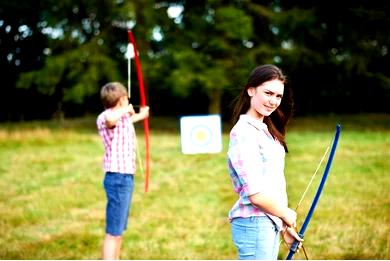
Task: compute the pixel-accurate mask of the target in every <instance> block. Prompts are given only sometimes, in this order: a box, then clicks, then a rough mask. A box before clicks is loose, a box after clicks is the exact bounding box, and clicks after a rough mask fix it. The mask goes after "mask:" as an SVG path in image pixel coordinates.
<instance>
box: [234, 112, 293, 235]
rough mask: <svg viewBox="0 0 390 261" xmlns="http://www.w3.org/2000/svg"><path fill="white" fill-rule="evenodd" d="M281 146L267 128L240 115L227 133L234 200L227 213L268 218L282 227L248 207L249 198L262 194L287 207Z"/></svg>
mask: <svg viewBox="0 0 390 261" xmlns="http://www.w3.org/2000/svg"><path fill="white" fill-rule="evenodd" d="M284 157H285V151H284V148H283V146H282V145H281V144H280V143H279V142H278V141H276V140H274V139H273V138H272V136H271V134H270V133H269V132H268V128H267V125H266V124H265V123H263V122H261V121H259V120H256V119H254V118H252V117H251V116H248V115H241V116H240V119H239V121H238V122H237V124H236V125H235V126H234V127H233V129H232V130H231V132H230V143H229V150H228V168H229V174H230V178H231V181H232V183H233V187H234V191H235V192H236V193H237V194H238V195H239V199H238V201H237V202H236V203H235V204H234V206H233V208H232V209H231V210H230V212H229V219H230V220H232V219H234V218H236V217H244V218H246V217H251V216H264V215H267V216H269V217H270V218H271V219H272V220H273V221H274V222H275V224H276V225H277V226H278V229H280V230H281V229H282V228H283V222H282V220H281V219H280V218H278V217H275V216H272V215H270V214H268V213H264V212H262V211H261V210H260V209H258V208H257V207H255V206H254V205H252V204H251V202H250V200H249V196H251V195H254V194H257V193H264V194H265V195H267V196H269V197H271V198H272V199H275V200H277V202H279V203H280V204H281V205H283V206H287V194H286V181H285V177H284Z"/></svg>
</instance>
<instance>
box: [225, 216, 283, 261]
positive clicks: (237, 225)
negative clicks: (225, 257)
mask: <svg viewBox="0 0 390 261" xmlns="http://www.w3.org/2000/svg"><path fill="white" fill-rule="evenodd" d="M231 225H232V237H233V242H234V244H235V245H236V247H237V250H238V258H239V259H252V260H253V259H258V260H259V259H261V260H263V259H268V260H276V259H277V258H278V252H279V244H280V235H279V231H278V229H277V227H276V225H275V224H274V223H273V221H272V220H271V219H270V218H268V217H267V216H260V217H248V218H234V219H233V220H232V222H231Z"/></svg>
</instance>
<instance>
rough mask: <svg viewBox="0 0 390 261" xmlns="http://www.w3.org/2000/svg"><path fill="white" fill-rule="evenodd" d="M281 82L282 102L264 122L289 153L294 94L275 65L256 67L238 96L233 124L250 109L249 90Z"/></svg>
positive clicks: (265, 117)
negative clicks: (282, 88)
mask: <svg viewBox="0 0 390 261" xmlns="http://www.w3.org/2000/svg"><path fill="white" fill-rule="evenodd" d="M275 79H277V80H280V81H282V82H283V83H284V85H285V86H284V94H283V98H282V101H281V103H280V105H279V106H278V108H277V109H276V110H275V111H274V112H273V113H272V114H271V115H270V116H264V120H263V122H264V123H265V124H266V125H267V127H268V130H269V132H270V133H271V135H272V136H273V137H274V139H277V140H278V141H279V142H280V143H281V144H282V145H283V147H284V150H285V151H286V152H288V149H287V144H286V139H285V135H286V125H287V123H288V122H289V120H290V118H291V116H292V108H293V100H292V92H291V90H290V88H289V86H288V84H286V76H285V75H284V74H283V72H282V70H280V69H279V68H278V67H276V66H275V65H271V64H266V65H261V66H258V67H256V68H255V69H254V70H253V71H252V72H251V74H250V75H249V79H248V82H247V83H246V85H245V86H244V88H243V90H242V91H241V94H240V96H238V99H237V102H236V105H235V108H234V111H233V122H234V124H235V123H237V121H238V119H239V118H240V115H241V114H245V113H246V112H247V111H248V110H249V108H250V98H251V97H249V95H248V92H247V90H248V89H249V88H250V87H257V86H259V85H261V84H263V83H264V82H268V81H271V80H275Z"/></svg>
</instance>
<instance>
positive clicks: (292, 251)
mask: <svg viewBox="0 0 390 261" xmlns="http://www.w3.org/2000/svg"><path fill="white" fill-rule="evenodd" d="M340 132H341V126H340V124H337V125H336V132H335V136H334V139H333V144H332V149H331V151H330V154H329V158H328V161H327V163H326V167H325V170H324V174H323V175H322V178H321V182H320V185H319V186H318V189H317V192H316V194H315V196H314V199H313V202H312V204H311V206H310V210H309V212H308V214H307V215H306V218H305V221H304V222H303V225H302V227H301V229H300V230H299V233H298V235H299V237H301V238H303V237H304V235H305V231H306V228H307V226H308V225H309V222H310V220H311V218H312V216H313V213H314V210H315V208H316V206H317V203H318V200H319V199H320V196H321V193H322V190H323V188H324V185H325V182H326V179H327V177H328V174H329V170H330V167H331V166H332V161H333V158H334V155H335V153H336V148H337V144H338V140H339V137H340ZM298 245H299V242H298V241H297V240H295V241H294V243H293V244H292V245H291V248H290V252H289V254H288V256H287V258H286V259H287V260H291V259H292V257H293V256H294V254H295V252H296V251H297V249H298Z"/></svg>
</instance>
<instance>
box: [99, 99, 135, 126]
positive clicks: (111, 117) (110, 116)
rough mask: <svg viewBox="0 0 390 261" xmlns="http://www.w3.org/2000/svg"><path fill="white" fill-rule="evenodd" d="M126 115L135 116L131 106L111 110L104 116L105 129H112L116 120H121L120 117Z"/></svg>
mask: <svg viewBox="0 0 390 261" xmlns="http://www.w3.org/2000/svg"><path fill="white" fill-rule="evenodd" d="M126 113H129V114H130V115H133V114H135V111H134V109H133V106H132V105H131V104H129V105H128V106H126V107H121V108H117V109H113V110H111V111H110V112H109V113H107V114H106V127H107V128H109V129H111V128H114V127H115V125H116V123H117V122H118V120H119V119H120V118H122V116H123V115H125V114H126Z"/></svg>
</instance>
